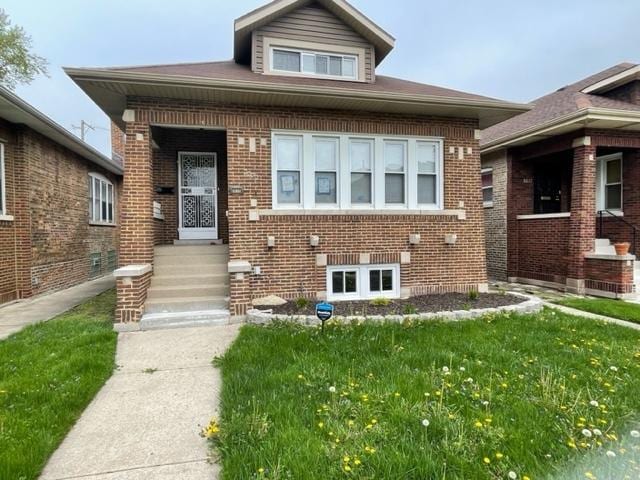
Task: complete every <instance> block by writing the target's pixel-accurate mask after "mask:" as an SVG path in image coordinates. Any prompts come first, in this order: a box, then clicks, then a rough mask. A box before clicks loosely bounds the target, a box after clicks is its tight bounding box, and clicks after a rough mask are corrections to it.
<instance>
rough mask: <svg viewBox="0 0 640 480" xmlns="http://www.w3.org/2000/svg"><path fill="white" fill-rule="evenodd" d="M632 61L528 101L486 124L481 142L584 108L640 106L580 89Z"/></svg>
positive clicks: (513, 133) (503, 136)
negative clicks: (516, 111)
mask: <svg viewBox="0 0 640 480" xmlns="http://www.w3.org/2000/svg"><path fill="white" fill-rule="evenodd" d="M635 66H636V64H633V63H621V64H618V65H615V66H613V67H611V68H608V69H606V70H603V71H601V72H598V73H596V74H595V75H591V76H590V77H587V78H585V79H583V80H580V81H578V82H575V83H572V84H571V85H567V86H566V87H563V88H561V89H559V90H557V91H556V92H553V93H550V94H548V95H545V96H543V97H540V98H538V99H536V100H533V101H532V102H531V105H532V106H533V108H532V109H531V110H530V111H528V112H525V113H522V114H520V115H518V116H516V117H513V118H511V119H509V120H505V121H504V122H501V123H498V124H496V125H494V126H492V127H489V128H487V129H485V130H483V132H482V141H481V145H488V144H490V143H493V142H495V141H496V140H499V139H501V138H506V137H511V136H512V135H517V134H518V132H524V131H526V130H529V129H531V128H535V127H536V126H538V125H543V124H545V123H547V122H549V121H552V120H554V119H556V118H560V117H563V116H565V115H568V114H571V113H573V112H578V111H580V110H584V109H586V108H591V107H596V108H610V109H615V110H625V111H636V112H637V111H640V106H638V105H634V104H632V103H627V102H623V101H619V100H614V99H611V98H607V97H603V96H600V95H590V94H586V93H582V92H581V90H584V89H585V88H587V87H589V86H591V85H593V84H595V83H598V82H600V81H602V80H605V79H607V78H609V77H612V76H614V75H617V74H619V73H621V72H624V71H625V70H628V69H630V68H633V67H635Z"/></svg>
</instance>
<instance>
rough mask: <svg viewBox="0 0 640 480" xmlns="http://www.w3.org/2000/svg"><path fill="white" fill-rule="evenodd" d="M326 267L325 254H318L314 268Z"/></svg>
mask: <svg viewBox="0 0 640 480" xmlns="http://www.w3.org/2000/svg"><path fill="white" fill-rule="evenodd" d="M326 266H327V255H326V254H325V253H318V254H317V255H316V267H326Z"/></svg>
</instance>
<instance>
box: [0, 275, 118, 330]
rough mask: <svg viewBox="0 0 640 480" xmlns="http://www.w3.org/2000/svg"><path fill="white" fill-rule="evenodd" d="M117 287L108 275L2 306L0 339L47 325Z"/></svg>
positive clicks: (0, 308) (0, 310) (0, 311)
mask: <svg viewBox="0 0 640 480" xmlns="http://www.w3.org/2000/svg"><path fill="white" fill-rule="evenodd" d="M114 286H115V279H114V278H113V276H111V275H107V276H104V277H101V278H98V279H96V280H91V281H89V282H85V283H81V284H80V285H76V286H75V287H71V288H67V289H66V290H61V291H59V292H55V293H50V294H45V295H40V296H37V297H35V298H29V299H26V300H20V301H18V302H13V303H10V304H8V305H5V306H1V307H0V340H2V339H4V338H7V337H8V336H9V335H11V334H12V333H15V332H18V331H20V330H22V329H23V328H24V327H26V326H27V325H31V324H32V323H37V322H44V321H45V320H49V319H51V318H53V317H55V316H56V315H60V314H61V313H64V312H66V311H67V310H69V309H70V308H73V307H75V306H76V305H79V304H80V303H82V302H84V301H85V300H89V299H90V298H92V297H95V296H96V295H98V294H99V293H102V292H104V291H105V290H108V289H110V288H112V287H114Z"/></svg>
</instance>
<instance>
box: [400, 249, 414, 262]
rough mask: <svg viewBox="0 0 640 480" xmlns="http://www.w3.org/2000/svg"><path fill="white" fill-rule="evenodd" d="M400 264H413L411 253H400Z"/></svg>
mask: <svg viewBox="0 0 640 480" xmlns="http://www.w3.org/2000/svg"><path fill="white" fill-rule="evenodd" d="M400 263H401V264H402V265H409V264H410V263H411V252H400Z"/></svg>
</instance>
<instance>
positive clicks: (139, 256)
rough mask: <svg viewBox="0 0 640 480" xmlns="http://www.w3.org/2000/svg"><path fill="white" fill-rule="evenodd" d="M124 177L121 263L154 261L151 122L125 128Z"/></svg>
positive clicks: (128, 125)
mask: <svg viewBox="0 0 640 480" xmlns="http://www.w3.org/2000/svg"><path fill="white" fill-rule="evenodd" d="M126 134H127V141H126V145H125V161H124V179H123V188H122V198H121V201H120V207H121V217H120V265H121V266H126V265H131V264H138V265H140V264H147V263H152V262H153V159H152V150H151V132H150V129H149V125H148V124H146V123H142V122H129V123H127V128H126Z"/></svg>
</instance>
